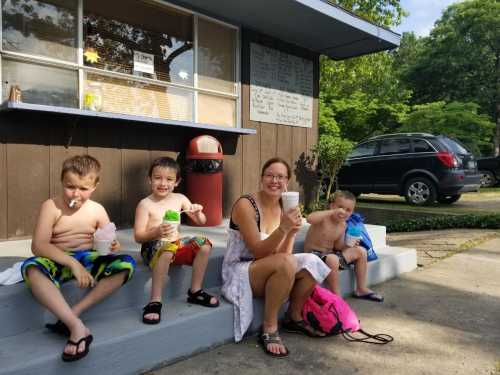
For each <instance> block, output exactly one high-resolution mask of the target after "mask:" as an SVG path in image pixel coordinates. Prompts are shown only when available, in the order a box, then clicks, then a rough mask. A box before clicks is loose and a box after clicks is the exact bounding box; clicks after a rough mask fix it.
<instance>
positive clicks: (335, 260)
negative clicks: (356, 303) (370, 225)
mask: <svg viewBox="0 0 500 375" xmlns="http://www.w3.org/2000/svg"><path fill="white" fill-rule="evenodd" d="M355 205H356V197H355V196H354V195H353V194H352V193H350V192H348V191H337V192H336V193H335V194H334V195H333V199H331V200H330V207H329V208H330V209H329V210H325V211H316V212H313V213H312V214H310V215H309V216H308V217H307V222H308V223H309V224H311V226H310V227H309V230H308V232H307V235H306V240H305V244H304V250H305V251H306V252H313V253H314V254H316V255H318V256H319V257H320V258H321V259H322V260H323V261H324V262H325V263H326V264H327V265H328V266H329V267H330V268H331V269H332V272H331V273H330V274H329V276H328V277H327V278H326V283H327V284H328V287H329V289H330V290H331V291H332V292H334V293H335V294H337V295H340V284H339V268H340V269H346V268H349V265H350V264H352V263H354V273H355V275H356V290H355V292H354V294H353V297H355V298H361V299H366V300H370V301H376V302H383V300H384V297H382V296H381V295H379V294H377V293H375V292H374V291H372V290H370V289H368V288H367V287H366V269H367V259H366V250H365V249H364V248H363V247H362V246H360V244H359V242H358V243H356V244H354V246H348V245H347V244H346V243H345V241H344V237H345V231H346V227H347V223H346V221H347V220H348V219H349V217H350V216H351V215H352V213H353V211H354V206H355Z"/></svg>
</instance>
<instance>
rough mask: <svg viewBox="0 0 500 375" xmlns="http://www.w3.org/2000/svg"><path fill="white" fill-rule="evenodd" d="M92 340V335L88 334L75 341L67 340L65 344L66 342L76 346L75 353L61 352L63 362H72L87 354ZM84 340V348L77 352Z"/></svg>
mask: <svg viewBox="0 0 500 375" xmlns="http://www.w3.org/2000/svg"><path fill="white" fill-rule="evenodd" d="M93 340H94V337H93V336H92V335H88V336H85V337H82V338H81V339H80V340H78V341H77V342H74V341H72V340H68V341H67V342H66V345H67V344H69V345H73V346H74V347H75V348H76V353H75V354H68V353H65V352H63V353H62V355H61V358H62V360H63V361H64V362H73V361H78V360H79V359H82V358H83V357H85V356H86V355H87V354H89V348H90V344H91V343H92V341H93ZM84 341H85V350H84V351H83V352H80V353H79V352H78V347H79V346H80V344H81V343H82V342H84Z"/></svg>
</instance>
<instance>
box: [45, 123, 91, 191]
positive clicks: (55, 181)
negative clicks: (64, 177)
mask: <svg viewBox="0 0 500 375" xmlns="http://www.w3.org/2000/svg"><path fill="white" fill-rule="evenodd" d="M59 121H61V123H59V124H55V125H53V126H52V127H51V128H50V196H51V197H54V196H57V195H60V194H61V193H62V185H61V168H62V164H63V162H64V160H66V159H67V158H70V157H72V156H75V155H82V154H86V153H87V151H88V150H87V128H86V126H84V125H83V124H81V123H79V122H78V121H76V120H73V121H71V120H69V119H65V120H63V119H60V120H59Z"/></svg>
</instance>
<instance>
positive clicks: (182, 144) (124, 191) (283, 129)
mask: <svg viewBox="0 0 500 375" xmlns="http://www.w3.org/2000/svg"><path fill="white" fill-rule="evenodd" d="M250 42H257V43H261V44H263V45H266V46H268V47H271V48H276V49H280V50H283V51H285V52H287V53H290V54H295V55H297V56H301V57H304V58H309V59H311V60H312V61H313V62H314V82H315V83H314V101H313V103H314V105H313V110H314V113H313V119H314V123H313V128H310V129H308V128H300V127H292V126H286V125H277V124H270V123H263V122H254V121H250V119H249V116H250V112H249V107H250V106H249V91H250V90H249V84H248V82H249V77H250V71H249V66H248V64H249V61H250V59H249V43H250ZM241 61H242V71H241V77H242V87H241V91H242V93H241V94H242V95H241V102H242V113H241V119H242V126H243V127H244V128H253V129H256V130H257V134H256V135H245V136H237V135H234V134H228V133H223V132H217V131H205V130H197V129H180V128H177V127H169V126H167V125H139V124H131V123H126V122H125V121H114V120H108V119H98V120H96V119H89V118H87V119H85V118H81V119H78V120H77V119H76V118H73V117H71V116H66V115H56V114H50V113H29V112H23V111H17V112H8V113H2V114H0V239H14V238H23V237H24V238H25V237H29V236H31V233H32V231H33V226H34V223H35V220H36V215H37V211H38V209H39V207H40V204H41V203H42V202H43V201H44V200H46V199H48V198H49V197H50V196H53V195H57V194H60V193H61V183H60V172H61V165H62V162H63V160H64V159H66V158H68V157H70V156H73V155H76V154H82V153H89V154H90V155H92V156H94V157H96V158H97V159H98V160H99V161H100V162H101V165H102V173H101V181H100V183H99V186H98V188H97V190H96V192H95V193H94V195H93V197H92V198H93V199H95V200H96V201H98V202H100V203H102V204H103V205H104V206H105V207H106V209H107V211H108V214H109V216H110V218H111V220H112V221H114V222H115V223H117V225H118V226H119V227H121V228H124V227H131V226H132V225H133V219H134V212H135V207H136V205H137V203H138V202H139V200H140V199H142V198H143V197H145V196H146V195H148V194H149V183H148V179H147V170H148V168H149V164H150V162H151V161H152V160H153V159H155V158H156V157H158V156H171V157H174V158H177V159H178V160H179V162H180V163H181V165H183V164H184V154H183V152H184V150H185V149H186V147H187V145H188V143H189V140H190V139H192V138H194V137H196V136H198V135H201V134H210V135H213V136H214V137H216V138H217V139H219V141H221V143H222V146H223V150H224V179H223V181H224V187H223V215H224V217H228V216H229V215H230V212H231V207H232V204H233V203H234V201H235V200H236V199H237V198H238V197H239V196H240V195H242V194H244V193H247V192H253V191H256V190H257V189H258V187H259V183H260V169H261V167H262V165H263V164H264V163H265V161H266V160H268V159H269V158H271V157H274V156H281V157H283V158H284V159H285V160H287V161H288V162H289V163H290V165H291V167H292V170H295V168H296V163H297V162H298V161H299V160H300V159H301V157H302V158H303V157H305V156H307V155H310V148H311V146H312V145H313V144H315V142H316V140H317V132H318V130H317V118H318V99H317V98H318V89H319V58H318V56H317V55H313V54H310V53H308V52H307V51H303V50H300V49H298V48H297V47H294V46H291V45H288V44H286V43H283V42H280V41H276V40H273V39H270V38H268V37H265V36H262V35H259V34H256V33H254V32H251V31H246V30H243V32H242V59H241ZM298 180H299V178H296V176H295V174H294V176H293V177H292V179H291V181H290V188H291V189H299V190H300V191H302V184H299V181H298ZM184 188H185V186H184V185H183V184H181V185H180V186H179V190H180V191H181V192H182V191H184Z"/></svg>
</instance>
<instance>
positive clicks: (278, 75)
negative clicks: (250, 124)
mask: <svg viewBox="0 0 500 375" xmlns="http://www.w3.org/2000/svg"><path fill="white" fill-rule="evenodd" d="M312 115H313V63H312V61H311V60H306V59H303V58H300V57H297V56H293V55H289V54H287V53H284V52H281V51H278V50H275V49H272V48H268V47H264V46H261V45H260V44H255V43H251V44H250V120H252V121H263V122H269V123H274V124H283V125H292V126H302V127H307V128H310V127H312Z"/></svg>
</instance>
